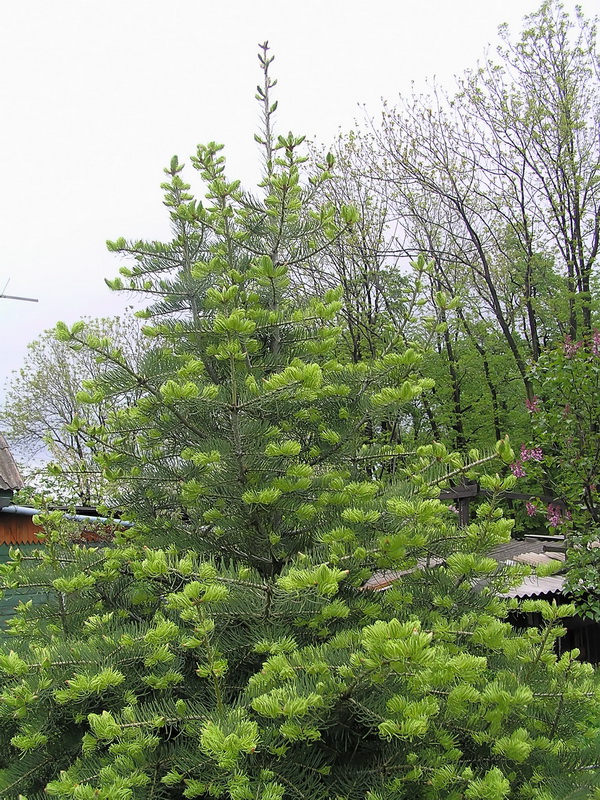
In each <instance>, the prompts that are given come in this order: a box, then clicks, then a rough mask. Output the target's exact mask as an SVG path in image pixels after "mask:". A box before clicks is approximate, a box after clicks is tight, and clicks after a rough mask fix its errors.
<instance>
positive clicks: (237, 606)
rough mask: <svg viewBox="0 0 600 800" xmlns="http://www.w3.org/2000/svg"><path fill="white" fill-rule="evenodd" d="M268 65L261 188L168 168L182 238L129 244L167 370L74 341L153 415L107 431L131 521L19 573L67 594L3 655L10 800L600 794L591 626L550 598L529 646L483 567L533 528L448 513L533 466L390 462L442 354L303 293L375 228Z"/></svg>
mask: <svg viewBox="0 0 600 800" xmlns="http://www.w3.org/2000/svg"><path fill="white" fill-rule="evenodd" d="M260 58H261V65H262V67H263V74H264V84H263V86H262V87H261V88H260V89H259V99H260V101H261V103H262V105H263V108H264V123H265V124H264V132H263V135H262V136H260V137H259V139H260V140H261V144H262V147H263V149H264V152H265V175H264V181H263V183H262V186H261V187H260V189H261V192H260V194H257V195H250V194H247V193H245V192H243V191H242V189H241V188H240V185H239V183H238V182H230V181H229V180H228V178H227V176H226V173H225V161H224V158H223V156H222V154H221V148H220V147H219V146H217V145H215V144H210V145H208V146H205V147H199V148H198V151H197V154H196V156H195V157H194V158H193V159H192V164H193V166H194V167H195V168H196V169H197V170H198V171H199V173H200V175H201V177H202V179H203V181H204V183H205V185H206V199H207V202H206V203H200V202H197V201H196V200H195V199H194V197H193V196H192V194H191V192H190V186H188V185H187V184H186V183H185V182H184V180H183V178H182V174H181V173H182V166H181V165H180V164H179V162H178V161H177V159H173V161H172V162H171V165H170V167H169V168H168V169H167V170H166V172H167V181H166V183H165V184H164V189H165V198H166V199H165V203H166V205H167V207H168V208H169V213H170V215H171V221H172V226H173V240H172V241H171V242H170V243H168V244H159V243H156V242H152V243H146V242H132V243H128V242H126V241H125V240H122V239H120V240H118V241H117V242H115V243H113V244H111V245H110V247H111V249H112V250H115V251H117V252H121V253H125V254H128V255H129V256H131V257H132V258H133V264H132V266H131V267H126V268H123V269H122V270H121V272H122V277H121V278H119V279H117V280H116V281H113V282H112V285H113V287H114V288H115V289H121V288H129V289H134V290H137V291H144V292H147V293H149V294H150V295H152V296H153V298H154V299H153V302H152V304H151V305H150V306H149V309H148V311H147V312H146V313H145V316H146V317H147V326H146V328H145V331H146V334H147V336H148V341H149V345H148V352H147V354H146V357H145V359H144V360H143V363H142V364H141V366H138V367H137V368H134V367H133V366H132V365H131V364H130V363H129V362H128V361H127V359H126V358H125V357H124V355H123V353H122V352H121V351H119V349H118V348H115V347H113V346H112V345H111V343H110V342H109V341H106V340H104V339H102V338H100V337H98V336H96V335H93V334H88V333H86V331H85V327H84V326H83V325H81V324H76V325H75V326H74V327H73V328H71V329H68V328H67V327H66V326H65V325H60V324H59V326H58V327H57V333H58V335H59V336H60V338H61V339H63V340H64V341H66V342H69V343H71V345H72V346H74V347H85V348H88V349H89V350H91V351H92V352H94V353H95V354H96V356H97V358H98V359H99V361H100V362H102V363H103V364H104V367H105V369H104V373H103V375H102V376H100V377H99V378H97V379H95V380H93V381H91V382H89V383H88V384H87V385H86V387H85V390H84V392H83V393H82V394H81V395H80V399H81V400H83V401H86V402H89V403H97V402H100V401H102V402H104V403H105V402H106V401H107V400H109V399H110V398H116V397H124V398H129V402H124V403H119V404H116V403H115V410H114V412H113V414H112V418H111V419H110V421H109V423H108V425H107V427H106V429H105V430H104V431H103V429H101V428H98V429H97V430H95V431H94V432H93V433H94V438H96V439H101V438H102V436H103V435H104V436H105V439H106V445H105V447H104V448H99V450H98V452H97V459H98V461H99V463H100V464H101V466H102V467H103V469H104V473H105V475H106V477H107V479H108V480H111V481H113V484H114V505H115V507H116V508H119V509H121V510H122V511H123V512H124V513H125V514H126V516H127V517H128V518H129V519H130V520H132V521H133V522H134V523H135V524H134V526H133V527H132V528H130V529H124V530H122V531H118V532H116V534H115V537H114V542H113V543H112V544H111V546H109V547H104V548H100V547H89V546H88V547H81V546H78V545H74V544H72V543H71V542H70V539H69V532H68V531H66V530H65V529H64V523H63V521H62V518H61V515H60V514H57V513H56V512H53V513H50V514H47V515H45V516H44V517H43V520H42V521H43V522H44V524H45V531H46V532H45V535H44V541H43V546H41V547H40V549H39V551H38V552H37V554H36V555H34V556H33V557H30V558H28V559H24V558H23V556H22V555H21V554H20V553H19V552H18V551H15V552H14V553H13V561H12V563H11V564H9V565H8V566H7V567H5V568H4V569H3V581H4V584H5V586H7V587H11V586H12V587H15V586H19V587H26V586H33V585H35V586H38V587H39V586H43V587H45V589H46V590H47V592H48V601H47V602H46V603H44V604H41V605H37V606H34V605H33V604H24V605H22V606H21V607H20V608H19V609H18V612H17V614H16V616H15V619H14V621H13V622H12V625H11V638H10V640H9V643H8V645H7V646H6V647H5V648H4V651H3V653H2V655H0V670H1V673H2V676H3V677H2V695H1V697H2V705H1V706H0V720H1V722H0V737H1V740H2V743H3V748H2V756H1V759H2V765H3V769H2V771H1V772H0V793H1V795H2V797H6V798H17V797H19V796H26V797H27V798H28V800H39V799H41V798H42V797H48V796H50V797H58V798H64V800H88V799H89V800H92V798H94V800H130V799H131V800H134V799H135V800H142V799H144V800H159V798H160V799H161V800H179V799H180V798H202V799H203V800H204V799H206V798H211V797H222V798H231V800H250V799H251V798H256V799H257V800H258V799H260V800H279V798H286V799H287V798H298V799H299V800H308V799H309V798H310V800H317V799H319V798H322V799H323V800H325V798H340V799H341V798H345V799H347V800H354V799H355V798H356V800H359V799H360V800H384V798H385V799H386V800H388V799H389V800H392V798H394V799H396V798H408V797H410V798H423V799H425V798H427V799H428V800H442V798H443V799H444V800H459V799H460V798H464V799H465V800H503V799H504V798H523V800H525V798H527V799H528V800H559V798H560V799H561V800H564V798H565V797H567V796H568V793H569V792H574V791H576V790H578V789H580V790H581V796H582V797H588V796H590V797H591V796H592V794H591V792H592V791H593V790H592V789H590V788H589V786H591V784H592V783H593V780H594V770H593V769H592V770H590V769H589V767H590V765H593V764H595V763H596V760H597V758H598V754H597V752H596V751H597V745H596V742H597V735H598V730H597V726H598V719H600V715H599V714H598V709H599V702H598V701H599V699H600V698H599V697H598V689H597V685H596V684H595V682H594V681H593V675H592V668H591V667H590V666H589V665H583V664H580V663H578V662H577V661H576V658H575V655H576V654H567V655H564V656H562V657H561V658H560V659H559V660H557V658H556V657H555V655H554V653H553V642H554V641H555V639H556V637H557V636H559V635H560V631H561V628H560V619H561V617H562V616H564V615H565V614H569V613H572V610H571V609H570V608H569V607H562V608H559V607H556V606H551V605H549V604H547V603H534V604H530V605H528V606H526V608H525V610H538V611H540V612H541V614H542V616H543V617H544V620H545V625H544V627H543V628H542V629H541V630H531V631H529V632H528V633H527V634H526V635H522V634H519V633H517V632H515V631H514V630H513V629H512V628H511V626H510V625H509V624H508V623H507V622H506V621H505V619H506V616H507V613H508V610H509V608H510V607H511V603H512V601H511V602H509V601H507V600H503V599H501V598H500V597H499V596H498V593H499V592H502V590H503V589H505V588H506V587H507V586H508V585H509V584H510V582H511V580H512V579H513V578H514V576H512V575H511V574H509V571H507V570H499V569H498V565H497V563H496V562H495V561H494V560H493V559H491V558H489V557H487V555H486V553H487V552H488V551H489V549H490V548H491V547H492V546H493V545H494V544H497V543H499V542H501V541H505V540H506V539H507V538H508V536H509V535H510V529H511V524H510V522H509V521H507V520H505V519H503V517H502V514H501V511H500V510H499V508H498V507H497V504H496V502H495V500H494V499H492V500H491V501H490V502H488V503H485V504H482V505H481V506H480V508H479V510H478V519H477V520H476V521H475V522H474V523H473V524H471V525H470V526H468V527H467V528H465V529H459V528H458V527H457V525H456V521H455V518H454V515H453V514H452V513H451V511H450V510H449V509H448V508H446V507H445V506H444V505H443V504H442V503H441V502H440V501H439V499H437V497H436V495H437V493H438V492H439V487H440V486H441V485H444V483H445V482H447V481H448V480H449V479H450V478H451V477H452V476H454V477H455V478H456V477H460V476H461V475H462V474H464V473H468V474H472V470H473V469H474V468H475V464H474V463H471V462H477V463H479V465H480V466H483V465H484V464H486V463H488V462H490V461H491V460H492V459H493V458H500V459H503V460H504V461H506V462H510V461H511V460H512V458H513V454H512V452H511V451H510V447H509V446H508V443H507V442H500V443H499V445H498V447H497V453H496V454H493V455H492V456H489V457H486V456H480V454H478V453H471V454H470V461H469V462H468V463H467V462H466V461H465V460H463V458H462V457H461V456H460V455H458V454H456V453H450V452H447V451H446V449H445V447H444V446H443V445H442V444H440V443H432V444H430V445H428V446H425V447H422V448H420V449H419V450H418V451H417V452H416V453H406V452H404V451H403V448H402V447H401V446H400V445H397V444H394V445H391V444H389V442H388V437H387V434H386V431H387V429H388V425H387V424H384V423H386V422H387V421H389V419H390V416H394V418H395V419H402V414H403V413H406V412H407V411H408V410H409V409H410V405H411V403H414V402H415V401H416V398H418V397H419V395H420V394H421V393H422V392H424V391H427V390H428V389H429V388H430V382H429V381H427V380H424V379H422V378H420V377H419V374H418V371H417V370H418V364H419V361H420V359H421V357H422V354H421V353H419V352H418V351H417V349H414V348H411V347H402V348H400V346H399V343H398V342H397V341H394V339H393V337H392V338H391V339H390V341H389V343H388V346H387V347H386V348H385V350H384V351H383V352H382V353H381V354H380V355H379V356H378V357H377V358H373V359H370V360H368V361H361V360H356V359H352V358H350V357H349V355H348V354H347V352H346V350H345V347H344V345H343V341H344V340H343V336H342V333H343V331H342V330H341V328H340V326H341V322H340V319H341V317H340V294H339V293H338V292H336V291H330V292H329V293H327V294H326V295H325V296H324V297H323V298H313V299H312V300H310V301H308V302H306V303H304V304H299V303H297V302H296V300H295V297H294V295H293V292H291V291H290V288H289V282H288V270H289V269H290V268H291V267H293V266H294V265H296V264H298V263H300V262H302V263H303V265H304V266H305V267H308V266H310V263H311V260H313V259H318V261H319V263H320V264H322V263H323V259H324V258H325V257H326V253H327V249H328V248H329V247H330V246H331V245H332V243H334V242H335V241H336V240H337V239H338V238H339V237H343V236H344V235H345V233H346V231H347V230H348V229H349V228H350V227H351V226H352V225H353V224H354V223H355V221H356V219H357V212H356V210H355V209H354V208H351V207H346V208H341V209H336V208H334V207H331V206H325V207H321V206H319V202H318V200H319V185H320V184H321V183H322V182H323V181H326V180H327V179H328V177H329V173H330V170H331V169H332V168H333V163H332V161H331V159H329V158H328V159H326V160H325V161H324V162H323V164H322V165H321V167H320V168H317V169H316V170H313V174H312V175H309V176H305V175H304V174H303V166H302V165H303V160H304V159H303V157H302V156H301V155H300V152H301V151H300V148H301V145H302V140H301V139H299V138H296V137H294V136H293V135H291V134H290V135H289V136H287V137H277V138H276V137H275V136H274V134H273V126H272V116H273V113H274V104H273V103H272V102H271V98H270V89H271V88H272V86H273V82H272V81H271V79H270V77H269V64H270V61H271V59H270V58H269V56H268V50H267V47H266V45H265V46H264V47H263V48H262V50H261V56H260ZM124 279H125V280H124ZM74 424H75V425H77V424H83V423H82V422H81V423H78V422H77V421H75V422H74ZM481 480H482V481H483V482H484V483H485V485H486V486H487V487H488V488H490V489H491V490H493V491H495V492H499V491H501V490H502V489H506V488H507V487H508V486H509V484H510V479H509V480H508V482H507V481H506V480H505V481H503V480H502V479H500V478H498V477H497V476H494V475H493V474H492V475H488V476H485V475H483V476H482V477H481ZM378 570H379V571H382V570H393V571H394V576H395V577H396V578H397V580H396V582H395V583H394V586H393V588H391V589H390V590H389V591H387V592H373V591H370V590H369V589H368V585H365V582H366V581H367V579H368V578H369V577H370V576H371V575H372V574H373V573H374V572H376V571H378ZM512 605H514V603H512ZM586 787H588V788H586ZM571 796H572V797H576V796H579V795H577V794H572V795H571Z"/></svg>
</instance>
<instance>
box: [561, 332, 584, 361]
mask: <svg viewBox="0 0 600 800" xmlns="http://www.w3.org/2000/svg"><path fill="white" fill-rule="evenodd" d="M563 347H564V354H565V356H566V358H573V357H574V356H576V355H577V353H578V351H579V350H581V348H582V347H583V342H574V341H573V339H572V338H571V337H570V336H565V343H564V345H563Z"/></svg>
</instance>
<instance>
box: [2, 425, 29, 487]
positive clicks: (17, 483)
mask: <svg viewBox="0 0 600 800" xmlns="http://www.w3.org/2000/svg"><path fill="white" fill-rule="evenodd" d="M23 486H24V484H23V478H21V475H20V473H19V469H18V467H17V465H16V464H15V460H14V458H13V457H12V453H11V452H10V449H9V447H8V443H7V441H6V439H5V438H4V436H2V434H1V433H0V490H3V491H6V490H11V491H17V490H18V489H22V488H23Z"/></svg>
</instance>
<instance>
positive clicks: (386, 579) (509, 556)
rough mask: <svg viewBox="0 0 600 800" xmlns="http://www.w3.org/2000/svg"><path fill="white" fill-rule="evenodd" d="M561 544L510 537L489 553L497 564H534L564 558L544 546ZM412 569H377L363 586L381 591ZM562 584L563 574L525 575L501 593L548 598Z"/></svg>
mask: <svg viewBox="0 0 600 800" xmlns="http://www.w3.org/2000/svg"><path fill="white" fill-rule="evenodd" d="M561 545H564V537H563V536H540V537H539V538H538V537H536V536H526V537H525V539H511V540H510V541H508V542H505V543H504V544H501V545H498V546H497V547H495V548H493V549H492V551H491V552H490V556H492V558H495V559H496V561H498V563H499V564H512V565H514V564H524V565H526V566H530V567H536V566H538V565H539V564H544V563H548V562H552V561H553V560H558V561H563V560H564V554H563V553H557V552H551V551H549V549H547V548H550V547H552V548H553V550H556V549H558V547H560V546H561ZM441 563H443V562H442V559H439V558H436V559H431V560H430V561H429V562H425V561H424V560H423V559H420V560H419V561H418V562H417V567H416V568H417V569H422V568H423V567H425V566H429V567H435V566H438V565H439V564H441ZM411 572H413V570H412V569H407V570H387V571H379V572H376V573H375V574H374V575H372V576H371V577H370V578H369V579H368V580H367V581H366V582H365V583H364V584H363V587H362V588H363V589H371V590H374V591H382V590H385V589H387V588H389V587H390V586H391V585H392V584H393V583H394V581H396V580H398V579H399V578H401V577H402V576H403V575H408V574H410V573H411ZM564 586H565V578H564V576H563V575H550V576H548V577H543V578H542V577H538V576H537V575H528V576H527V577H526V578H524V579H523V581H522V582H521V583H520V584H519V585H518V586H515V587H513V588H512V589H510V591H508V592H506V593H505V594H503V595H502V596H503V597H519V598H521V599H524V598H527V597H539V598H544V599H550V598H551V597H556V596H557V595H559V594H561V592H562V591H563V589H564Z"/></svg>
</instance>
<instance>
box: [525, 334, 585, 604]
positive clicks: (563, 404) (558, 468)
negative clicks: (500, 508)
mask: <svg viewBox="0 0 600 800" xmlns="http://www.w3.org/2000/svg"><path fill="white" fill-rule="evenodd" d="M531 378H532V380H533V382H534V383H535V384H536V390H537V397H536V398H535V402H534V401H530V402H529V403H528V405H527V409H528V411H529V412H530V422H531V441H532V443H533V444H529V445H523V446H522V447H521V451H520V454H519V460H518V461H517V462H515V466H516V468H517V471H518V472H519V473H520V472H521V471H522V472H525V469H524V466H523V465H524V464H527V470H526V472H527V474H526V476H525V475H520V474H519V477H521V478H524V477H526V478H527V482H528V483H527V489H529V490H530V491H531V492H532V494H535V493H536V491H537V492H540V490H541V489H542V487H543V489H544V493H545V494H551V495H553V496H554V497H556V498H561V500H562V501H563V502H564V504H565V505H564V506H563V505H559V504H556V503H550V504H549V505H548V506H547V508H546V511H545V518H546V523H547V525H548V526H549V527H550V528H552V529H556V528H558V529H560V531H561V532H564V533H566V535H567V537H568V541H569V543H570V545H571V546H570V547H569V551H568V564H569V570H568V583H569V587H570V590H571V591H572V592H573V593H574V594H575V596H576V597H577V596H578V597H579V603H580V606H581V609H582V612H583V613H588V614H589V615H591V616H596V617H598V618H600V611H599V610H598V609H595V608H592V607H591V605H589V602H590V601H589V597H590V592H589V587H591V586H595V587H600V577H599V576H600V554H599V553H598V551H597V550H596V551H594V549H589V548H588V544H589V543H590V542H594V541H598V540H600V495H599V493H598V488H597V487H598V485H599V484H600V331H598V330H595V331H594V332H593V334H592V335H591V336H590V337H589V339H588V340H587V341H585V342H584V341H574V340H573V339H572V338H570V337H567V338H566V339H565V341H564V342H563V343H562V344H561V345H559V346H557V347H555V348H554V349H552V350H548V351H546V352H545V353H544V354H543V355H542V356H541V357H540V359H539V361H538V363H537V364H536V365H535V367H534V368H533V370H532V373H531ZM539 398H541V400H540V399H539ZM534 409H535V412H534ZM512 471H513V474H517V473H516V472H515V471H514V469H513V470H512ZM532 505H533V504H529V505H527V506H526V510H527V514H528V515H530V514H531V512H530V506H532ZM540 510H541V509H540ZM571 515H572V519H571ZM599 608H600V607H599Z"/></svg>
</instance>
